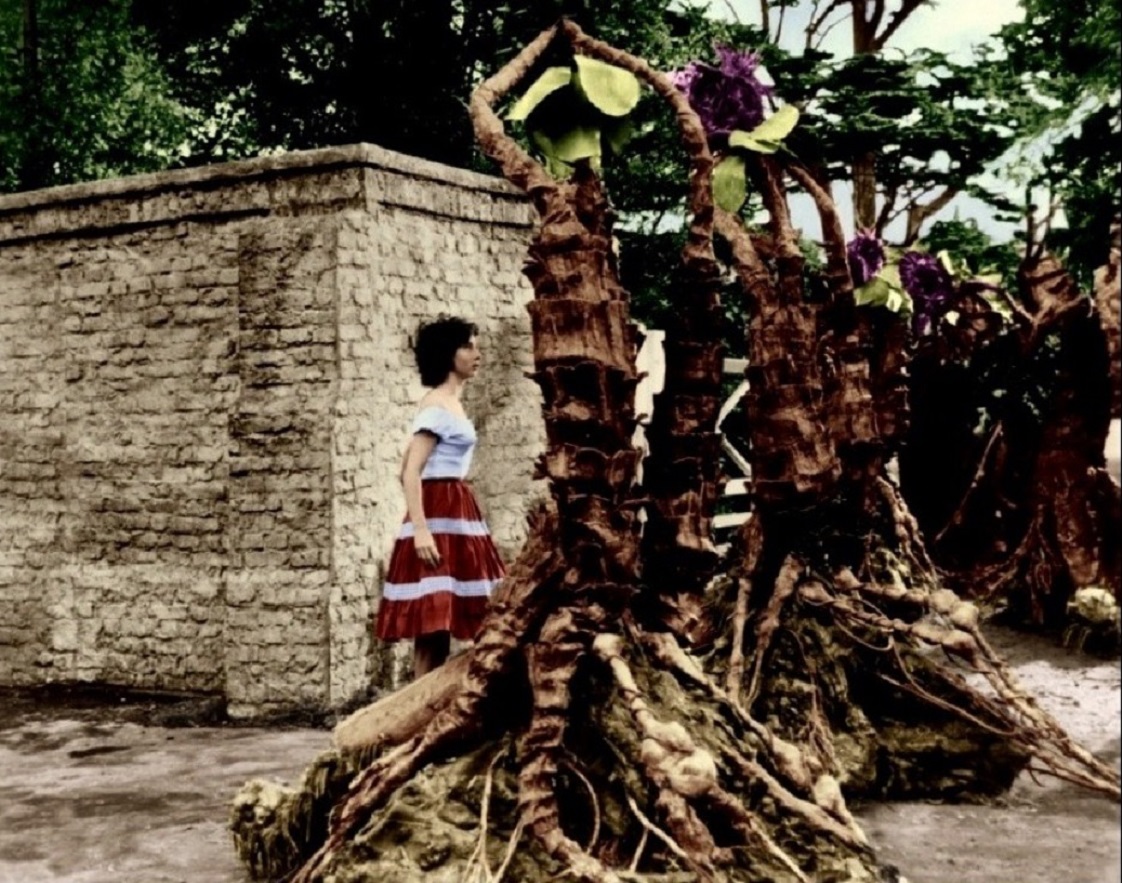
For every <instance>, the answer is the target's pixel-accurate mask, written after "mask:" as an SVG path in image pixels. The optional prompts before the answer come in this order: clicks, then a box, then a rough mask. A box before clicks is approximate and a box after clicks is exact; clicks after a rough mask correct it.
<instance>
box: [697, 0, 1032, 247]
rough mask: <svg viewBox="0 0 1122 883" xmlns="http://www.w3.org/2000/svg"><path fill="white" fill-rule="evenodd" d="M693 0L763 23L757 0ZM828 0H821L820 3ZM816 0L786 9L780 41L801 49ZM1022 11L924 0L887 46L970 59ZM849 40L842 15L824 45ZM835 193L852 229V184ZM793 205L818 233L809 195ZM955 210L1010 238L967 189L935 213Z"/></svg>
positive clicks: (996, 4) (892, 1) (995, 1)
mask: <svg viewBox="0 0 1122 883" xmlns="http://www.w3.org/2000/svg"><path fill="white" fill-rule="evenodd" d="M695 2H699V3H705V4H706V5H708V6H709V8H710V9H711V11H712V12H713V14H715V15H719V16H722V17H730V16H731V15H733V14H735V15H736V17H737V18H738V19H739V20H740V21H742V22H744V23H745V24H755V25H759V24H760V4H759V0H695ZM826 5H827V3H826V2H825V0H823V2H822V3H821V6H822V7H825V6H826ZM846 5H848V4H846ZM887 5H888V8H889V10H894V9H896V8H898V7H899V5H900V0H888V3H887ZM813 6H814V4H813V3H812V2H810V0H800V2H799V3H798V5H797V6H795V7H793V8H791V9H788V11H787V16H786V22H785V24H784V27H783V34H782V38H781V39H780V45H782V46H783V47H784V48H787V49H792V50H799V49H801V47H802V45H803V41H804V39H805V37H804V33H803V31H804V28H805V27H806V24H807V22H808V20H809V18H810V14H811V10H812V8H813ZM771 15H772V31H773V32H774V29H775V26H776V25H775V22H776V17H777V16H778V11H777V10H774V9H773V10H772V12H771ZM835 17H836V18H841V17H842V15H841V12H840V11H839V13H835ZM1022 17H1023V12H1022V10H1021V7H1020V3H1019V0H936V2H932V3H929V4H925V5H923V6H920V7H919V8H918V9H917V10H916V11H915V12H913V13H912V14H911V16H910V17H909V18H908V19H907V21H905V23H904V24H903V25H902V26H901V27H900V29H899V30H898V31H897V32H896V34H895V35H894V36H893V38H892V39H891V40H890V41H889V50H891V49H892V48H897V49H902V50H911V49H919V48H928V49H933V50H936V51H940V52H946V53H947V54H948V55H950V56H951V58H952V59H953V60H955V61H959V62H966V61H969V60H970V58H971V56H972V49H973V47H975V46H977V45H981V44H984V43H986V42H987V41H988V40H989V38H990V37H991V35H993V34H994V33H996V32H997V30H998V29H1000V28H1001V27H1002V25H1005V24H1008V23H1010V22H1013V21H1018V20H1020V19H1021V18H1022ZM851 41H852V33H851V31H850V28H849V23H848V21H843V22H842V23H841V24H839V25H838V26H837V27H835V28H834V29H833V30H832V31H831V32H830V33H829V35H828V36H827V38H826V40H825V42H824V43H823V45H822V48H823V49H825V50H827V51H832V52H834V53H836V54H838V55H843V56H844V55H848V54H849V52H850V47H851V45H852V42H851ZM834 196H835V198H836V199H837V202H838V208H839V211H840V212H841V214H842V222H843V224H844V225H845V227H846V232H847V233H852V232H853V223H852V212H851V211H850V194H849V188H848V186H847V185H844V184H841V183H836V184H835V185H834ZM791 209H792V216H793V220H794V221H795V223H796V224H797V225H798V226H800V227H802V228H803V230H804V231H805V232H806V233H807V234H808V235H810V236H812V237H817V235H818V233H819V224H818V216H817V213H816V211H815V210H814V208H813V206H812V205H811V204H810V201H809V200H808V199H805V198H800V197H793V198H792V205H791ZM956 212H957V214H958V215H959V217H961V218H974V219H976V220H977V221H978V223H979V226H980V227H981V228H982V229H983V230H985V231H986V232H988V233H989V234H990V235H992V236H994V237H996V238H999V239H1006V238H1008V237H1009V236H1010V235H1011V234H1012V231H1013V228H1012V226H1011V225H1008V224H1003V223H1000V222H998V221H996V220H995V219H994V218H993V211H992V209H990V208H989V206H987V205H986V204H985V203H983V202H981V201H979V200H976V199H974V198H972V197H969V196H965V195H959V196H957V197H956V198H955V199H954V200H953V201H952V202H951V203H950V204H949V205H948V206H947V207H946V208H944V209H943V211H942V212H940V213H939V215H937V216H936V217H937V218H951V217H954V216H955V214H956ZM887 232H888V238H889V239H898V238H900V237H901V236H902V229H901V230H896V229H895V228H893V227H890V228H889V230H888V231H887Z"/></svg>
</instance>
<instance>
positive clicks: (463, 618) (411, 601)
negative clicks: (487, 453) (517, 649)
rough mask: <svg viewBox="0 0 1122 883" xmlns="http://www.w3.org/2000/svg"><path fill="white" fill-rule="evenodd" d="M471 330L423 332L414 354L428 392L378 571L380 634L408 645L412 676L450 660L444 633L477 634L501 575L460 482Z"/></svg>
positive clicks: (473, 353)
mask: <svg viewBox="0 0 1122 883" xmlns="http://www.w3.org/2000/svg"><path fill="white" fill-rule="evenodd" d="M476 334H477V329H476V327H475V326H474V325H472V324H471V323H470V322H466V321H464V320H463V319H457V318H441V319H437V320H435V321H433V322H430V323H428V324H425V325H422V326H421V328H420V330H419V331H418V332H417V340H416V344H415V346H414V347H413V352H414V354H415V356H416V358H417V368H418V369H419V370H420V373H421V382H422V383H423V384H424V385H425V386H427V387H430V389H429V392H427V393H426V394H425V396H424V397H423V398H422V399H421V401H420V406H419V411H418V413H417V416H416V418H415V419H414V420H413V428H412V437H411V438H410V440H409V444H408V446H407V447H406V449H405V456H404V458H403V459H402V464H401V486H402V489H403V490H404V491H405V509H406V516H405V522H404V524H403V525H402V527H401V531H400V532H399V533H398V535H397V541H396V542H395V543H394V548H393V554H392V555H391V556H390V566H389V570H388V571H387V573H386V582H385V587H384V590H383V598H382V606H381V607H380V608H379V610H378V627H377V634H378V637H379V638H381V639H382V640H384V641H397V640H401V639H403V638H412V639H413V642H414V643H413V676H414V677H415V678H418V677H420V676H421V675H423V674H425V673H426V672H429V671H431V670H432V669H434V668H436V667H437V666H438V665H441V664H443V662H444V661H445V660H446V659H447V658H448V651H449V645H450V636H452V635H454V636H455V637H456V638H459V639H461V640H462V639H470V638H473V637H475V633H476V631H477V630H478V628H479V624H480V622H481V621H482V620H483V614H484V611H485V610H486V607H487V598H488V597H489V596H490V594H491V590H492V589H493V588H494V587H495V585H496V584H498V582H499V580H501V579H502V578H503V576H504V574H505V570H504V568H503V563H502V561H501V559H500V558H499V553H498V550H497V549H496V548H495V544H494V542H493V541H492V540H491V534H490V532H489V531H488V530H487V524H486V523H485V522H484V520H483V514H482V513H481V512H480V510H479V504H478V503H477V502H476V500H475V495H474V494H473V493H472V491H471V488H470V487H469V486H468V485H467V484H466V483H465V482H464V477H465V476H466V475H467V472H468V468H469V467H470V466H471V456H472V451H473V450H474V448H475V442H476V434H475V427H474V426H473V425H472V423H471V421H470V420H469V419H468V417H467V414H465V413H464V406H463V402H462V400H461V399H462V394H463V389H464V384H465V383H466V382H467V381H468V380H470V379H471V378H472V377H474V376H475V373H476V371H478V370H479V364H480V353H479V345H478V342H477V340H476Z"/></svg>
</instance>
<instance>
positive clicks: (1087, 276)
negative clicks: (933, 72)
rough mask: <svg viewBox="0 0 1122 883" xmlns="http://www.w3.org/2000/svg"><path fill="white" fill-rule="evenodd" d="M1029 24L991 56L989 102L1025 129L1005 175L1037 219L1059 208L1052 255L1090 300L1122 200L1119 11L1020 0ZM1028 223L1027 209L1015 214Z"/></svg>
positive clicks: (1086, 0)
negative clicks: (998, 99) (998, 103)
mask: <svg viewBox="0 0 1122 883" xmlns="http://www.w3.org/2000/svg"><path fill="white" fill-rule="evenodd" d="M1021 5H1022V6H1023V7H1024V10H1025V17H1024V20H1023V21H1021V22H1017V23H1014V24H1010V25H1007V26H1006V27H1004V28H1002V30H1001V31H1000V32H999V34H998V35H997V39H996V40H995V41H994V43H993V45H992V47H991V48H989V49H988V50H986V51H985V55H984V57H983V59H982V61H983V63H984V64H985V65H986V67H987V68H988V69H989V71H990V72H991V78H992V79H991V92H992V94H995V95H1000V96H1002V99H1003V100H1004V101H1005V102H1007V103H1008V104H1009V105H1010V106H1011V108H1012V110H1013V112H1014V115H1015V116H1016V118H1017V120H1018V126H1017V134H1018V139H1017V144H1016V145H1015V146H1014V149H1012V150H1011V151H1010V154H1009V155H1008V156H1007V157H1006V158H1005V162H1004V163H1003V168H1002V169H1001V171H1002V174H1003V175H1004V176H1005V177H1006V178H1007V179H1009V180H1012V181H1015V182H1018V183H1019V184H1020V185H1021V186H1023V187H1025V188H1026V190H1027V192H1028V196H1027V198H1026V200H1025V202H1026V203H1027V205H1028V206H1029V207H1030V210H1031V206H1032V205H1033V204H1034V203H1042V202H1043V203H1044V204H1043V205H1039V206H1038V207H1037V208H1036V209H1035V211H1034V213H1035V215H1036V217H1037V218H1038V219H1039V218H1040V217H1041V216H1050V215H1051V213H1052V212H1053V211H1055V210H1056V209H1060V208H1062V210H1063V212H1064V214H1065V215H1066V217H1067V224H1066V225H1054V226H1053V225H1051V224H1049V225H1047V228H1046V233H1045V235H1044V236H1043V241H1044V243H1045V245H1046V246H1047V247H1048V248H1049V249H1050V250H1051V251H1053V252H1054V253H1056V254H1057V255H1059V256H1060V257H1061V258H1062V259H1063V260H1064V261H1065V263H1066V264H1067V265H1068V267H1069V269H1070V271H1071V272H1072V273H1073V275H1074V278H1075V280H1076V281H1077V283H1078V284H1079V285H1080V287H1081V288H1083V289H1084V290H1087V289H1088V288H1090V285H1091V281H1092V280H1091V277H1092V274H1093V272H1094V270H1095V268H1097V267H1100V266H1102V265H1103V264H1104V263H1106V261H1107V256H1108V249H1107V244H1108V242H1109V240H1110V225H1111V222H1112V221H1113V220H1114V218H1115V217H1116V216H1117V215H1118V213H1119V208H1120V200H1119V193H1120V192H1122V146H1120V143H1122V139H1120V138H1119V135H1120V134H1122V102H1120V97H1119V85H1118V84H1119V82H1122V60H1120V58H1119V53H1118V33H1119V30H1120V28H1122V10H1120V9H1119V6H1118V4H1117V3H1096V2H1093V0H1077V2H1074V3H1066V2H1065V3H1060V2H1056V0H1022V4H1021ZM1005 207H1006V208H1008V209H1013V210H1014V211H1015V214H1016V216H1018V217H1021V216H1023V214H1024V212H1025V208H1026V206H1023V205H1020V206H1019V205H1008V204H1006V206H1005Z"/></svg>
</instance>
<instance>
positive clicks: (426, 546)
mask: <svg viewBox="0 0 1122 883" xmlns="http://www.w3.org/2000/svg"><path fill="white" fill-rule="evenodd" d="M413 548H414V549H415V550H416V552H417V557H418V558H420V559H421V563H422V564H427V565H429V567H438V566H439V565H440V552H439V551H438V550H437V548H436V540H434V539H433V537H432V532H431V531H430V530H429V529H428V528H427V527H418V528H416V529H415V530H414V531H413Z"/></svg>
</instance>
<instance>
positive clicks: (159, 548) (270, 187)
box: [0, 145, 542, 716]
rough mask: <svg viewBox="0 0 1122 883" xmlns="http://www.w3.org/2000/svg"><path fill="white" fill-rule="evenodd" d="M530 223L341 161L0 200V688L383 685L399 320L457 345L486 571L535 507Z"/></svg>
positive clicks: (429, 172) (491, 185) (513, 203)
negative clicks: (468, 340)
mask: <svg viewBox="0 0 1122 883" xmlns="http://www.w3.org/2000/svg"><path fill="white" fill-rule="evenodd" d="M530 225H531V212H530V209H529V207H528V205H527V204H526V203H525V201H524V200H523V199H522V197H521V196H520V195H519V194H517V193H516V192H515V191H514V190H513V189H512V188H510V187H508V186H507V185H506V184H504V183H502V182H499V181H497V180H496V179H492V178H489V177H486V176H483V175H478V174H474V173H471V172H466V171H463V170H459V169H451V168H448V167H445V166H441V165H437V164H435V163H430V162H425V161H421V160H417V159H413V158H410V157H405V156H401V155H398V154H394V153H391V152H388V151H385V150H381V149H379V148H376V147H373V146H370V145H358V146H352V147H345V148H336V149H328V150H318V151H309V152H305V153H296V154H289V155H286V156H281V157H270V158H263V159H258V160H251V161H247V162H239V163H231V164H227V165H222V166H213V167H209V168H205V169H191V170H184V171H176V172H170V173H163V174H158V175H145V176H138V177H133V178H126V179H120V180H116V181H108V182H99V183H95V184H85V185H77V186H72V187H62V188H54V189H51V190H44V191H37V192H33V193H24V194H16V195H12V196H6V197H0V684H8V685H28V684H38V683H44V682H49V681H96V682H105V683H111V684H119V685H128V686H134V687H142V688H147V689H166V690H192V691H194V690H202V691H213V692H220V693H224V694H225V696H226V697H227V700H228V703H229V709H230V712H231V714H233V715H235V716H248V715H254V714H260V713H266V712H270V711H278V710H282V709H290V708H295V707H300V708H309V707H338V706H341V705H344V704H346V703H347V702H348V701H350V700H351V699H352V698H353V697H354V696H356V695H357V694H360V693H362V692H364V691H365V690H366V688H367V685H368V684H369V683H370V682H371V680H378V679H379V678H381V677H383V676H384V674H385V673H384V671H383V670H382V668H383V665H384V663H383V661H382V658H383V657H384V654H381V653H379V649H380V648H378V647H377V645H376V642H374V641H372V640H371V631H370V628H371V618H372V616H373V614H374V613H375V611H376V607H377V600H378V597H379V594H380V592H379V589H380V585H379V583H380V577H381V574H382V572H383V571H384V568H385V561H386V558H387V557H388V554H389V550H390V546H391V544H392V538H393V535H394V533H395V532H396V529H397V525H398V523H399V521H400V519H401V516H402V510H403V504H402V501H401V493H400V488H399V485H398V481H397V472H398V467H399V463H400V457H401V451H402V446H403V444H404V441H405V429H406V427H407V425H408V422H409V419H410V417H411V414H412V412H413V408H414V403H415V402H416V400H417V399H418V398H419V397H420V395H421V394H422V393H423V389H422V387H421V386H420V383H419V381H418V380H417V377H416V372H415V370H414V367H413V363H412V356H411V353H410V351H409V346H408V344H409V337H410V335H411V334H412V332H413V331H414V329H415V328H416V325H417V323H418V321H419V320H420V319H422V318H424V317H427V316H432V315H434V314H436V313H439V312H449V313H456V314H461V315H464V316H466V317H469V318H471V319H473V320H474V321H476V322H477V323H478V324H479V325H480V327H481V332H482V333H481V343H482V346H483V348H484V353H485V359H486V365H485V369H484V372H483V373H482V374H481V376H480V378H479V379H478V380H477V381H476V382H475V383H473V384H472V385H471V386H470V387H469V394H468V395H469V398H468V401H467V403H466V404H467V408H468V411H469V413H470V414H471V415H472V416H473V417H474V419H475V422H476V426H477V428H478V430H479V434H480V449H479V453H478V455H477V459H476V465H475V468H474V469H473V478H474V481H475V485H476V488H477V491H478V493H479V496H480V499H481V502H482V504H483V507H484V509H485V511H486V513H487V516H488V519H489V521H490V523H491V527H492V530H493V532H494V534H495V536H496V539H497V541H498V543H499V546H500V548H501V549H502V551H503V552H504V553H505V554H506V555H507V556H511V555H513V554H514V552H515V551H516V550H517V548H518V545H519V543H520V541H521V539H522V535H523V531H524V515H525V512H526V509H527V507H528V506H529V505H530V502H531V500H532V499H533V497H534V496H535V495H536V494H537V493H538V491H537V489H536V488H535V486H534V484H533V482H532V480H531V471H532V467H533V460H534V458H535V456H536V454H537V452H538V451H539V450H540V448H541V445H542V429H541V426H540V416H539V406H538V392H537V387H536V386H535V385H534V384H533V383H532V382H531V381H529V380H528V379H526V377H525V376H524V372H525V371H527V370H529V368H530V360H531V348H530V338H529V322H528V319H527V316H526V311H525V303H526V302H527V301H528V300H529V298H530V296H531V295H530V289H529V286H528V284H526V282H525V281H524V279H523V277H522V275H521V272H520V268H521V264H522V261H523V258H524V254H525V248H526V243H527V241H528V238H529V235H530Z"/></svg>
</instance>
